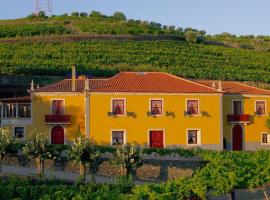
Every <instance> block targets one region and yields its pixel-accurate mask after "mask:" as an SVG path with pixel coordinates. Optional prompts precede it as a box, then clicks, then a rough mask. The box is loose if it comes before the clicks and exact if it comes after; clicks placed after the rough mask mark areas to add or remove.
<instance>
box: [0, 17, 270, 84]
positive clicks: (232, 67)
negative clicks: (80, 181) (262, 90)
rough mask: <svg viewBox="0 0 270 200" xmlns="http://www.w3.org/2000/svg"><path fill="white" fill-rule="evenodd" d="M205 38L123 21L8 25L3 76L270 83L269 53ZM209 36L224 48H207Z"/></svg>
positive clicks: (1, 52) (1, 32) (2, 30)
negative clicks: (123, 75) (156, 74)
mask: <svg viewBox="0 0 270 200" xmlns="http://www.w3.org/2000/svg"><path fill="white" fill-rule="evenodd" d="M122 17H123V16H122ZM204 35H205V32H204V31H199V30H196V29H190V28H188V29H181V28H175V27H173V26H162V25H160V24H158V23H155V22H146V21H145V22H142V21H140V20H126V19H124V18H121V16H120V18H119V17H118V18H117V17H116V16H114V17H107V16H103V15H102V16H90V17H86V16H85V17H76V16H74V15H73V16H58V17H52V18H48V19H46V18H25V19H18V20H5V21H4V20H2V21H0V37H2V38H1V39H0V73H1V74H9V75H13V74H14V75H66V74H67V73H68V72H69V68H70V65H71V64H76V65H77V66H78V67H77V68H78V70H79V71H80V72H89V71H90V72H91V73H92V74H93V75H94V76H97V75H98V76H108V75H113V74H115V73H117V72H118V71H121V70H134V71H153V70H154V71H167V72H169V73H173V74H176V75H179V76H183V77H188V78H199V79H224V80H246V81H256V82H257V81H258V82H270V53H269V52H268V51H256V49H255V50H253V49H252V48H246V49H244V48H242V47H240V48H228V47H224V46H223V45H222V44H220V43H222V41H223V40H222V39H220V38H219V39H218V40H214V36H211V37H210V36H204ZM97 36H99V37H97ZM105 36H106V37H105ZM107 36H109V37H107ZM129 36H130V37H129ZM149 36H150V38H149ZM161 36H170V37H172V38H170V37H168V38H167V39H166V38H165V39H164V38H163V39H160V37H161ZM203 37H205V38H206V39H207V40H208V41H210V42H211V41H212V42H213V41H214V42H215V41H218V42H219V45H209V44H208V45H206V44H205V43H207V41H205V39H204V40H203ZM215 37H217V36H215ZM253 39H254V38H253ZM265 39H266V40H267V37H266V38H265ZM235 40H236V42H237V41H238V40H240V38H236V39H235ZM246 40H247V39H246Z"/></svg>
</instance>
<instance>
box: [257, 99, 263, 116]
mask: <svg viewBox="0 0 270 200" xmlns="http://www.w3.org/2000/svg"><path fill="white" fill-rule="evenodd" d="M256 114H257V115H264V114H265V101H256Z"/></svg>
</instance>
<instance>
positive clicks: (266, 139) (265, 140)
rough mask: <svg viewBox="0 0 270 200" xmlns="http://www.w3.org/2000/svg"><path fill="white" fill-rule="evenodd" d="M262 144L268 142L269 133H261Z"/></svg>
mask: <svg viewBox="0 0 270 200" xmlns="http://www.w3.org/2000/svg"><path fill="white" fill-rule="evenodd" d="M262 144H270V134H269V133H262Z"/></svg>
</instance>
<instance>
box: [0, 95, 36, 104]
mask: <svg viewBox="0 0 270 200" xmlns="http://www.w3.org/2000/svg"><path fill="white" fill-rule="evenodd" d="M0 102H3V103H30V102H31V97H30V96H24V97H13V98H5V99H0Z"/></svg>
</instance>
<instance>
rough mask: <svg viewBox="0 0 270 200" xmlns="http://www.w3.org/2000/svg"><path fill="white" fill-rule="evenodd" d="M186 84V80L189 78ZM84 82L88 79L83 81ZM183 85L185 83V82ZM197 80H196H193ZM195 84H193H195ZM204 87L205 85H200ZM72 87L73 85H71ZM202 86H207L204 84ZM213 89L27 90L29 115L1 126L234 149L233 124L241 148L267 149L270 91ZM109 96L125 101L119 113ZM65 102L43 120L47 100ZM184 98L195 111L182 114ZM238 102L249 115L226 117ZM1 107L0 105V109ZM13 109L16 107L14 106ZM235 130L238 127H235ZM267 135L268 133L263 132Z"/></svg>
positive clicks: (107, 140)
mask: <svg viewBox="0 0 270 200" xmlns="http://www.w3.org/2000/svg"><path fill="white" fill-rule="evenodd" d="M188 83H189V82H188ZM87 84H89V83H88V82H87ZM185 84H186V83H185ZM196 84H197V83H196ZM196 84H195V85H194V84H193V86H194V87H196ZM204 87H205V86H204ZM73 89H74V88H73ZM206 89H209V87H208V88H206ZM216 91H217V92H213V93H207V92H205V93H151V92H95V91H86V90H84V89H83V90H81V91H70V92H35V91H33V92H31V118H30V119H17V118H16V119H14V118H8V119H6V118H3V113H2V114H1V115H2V123H1V126H2V127H3V128H8V129H9V130H10V132H11V133H12V134H13V135H14V128H15V127H24V132H25V134H24V138H22V140H23V139H25V138H27V135H28V134H30V133H31V132H32V131H33V130H35V129H36V130H37V131H40V132H46V133H48V139H49V140H50V141H52V140H51V135H52V128H54V127H59V126H60V127H62V128H63V130H64V143H66V144H69V143H72V142H73V140H74V139H75V138H76V137H77V136H78V134H83V135H85V136H86V137H90V138H93V139H94V140H95V141H96V142H98V143H99V144H106V145H108V144H109V145H110V144H112V140H113V139H112V132H113V131H123V133H124V142H126V143H139V144H141V145H146V146H149V145H150V140H151V139H150V137H151V136H150V132H151V131H161V132H162V133H163V139H162V140H163V145H162V146H163V147H183V148H193V147H200V148H204V149H216V150H222V149H228V150H230V149H234V148H233V146H234V142H235V141H233V129H234V128H235V127H236V126H238V128H239V125H240V126H241V130H240V131H241V134H242V144H241V145H242V147H241V149H243V150H257V149H263V148H265V149H269V148H270V141H268V143H267V144H265V143H263V142H262V133H269V130H268V128H267V126H266V120H267V119H268V118H269V113H270V95H254V94H253V95H251V94H250V95H248V94H228V93H223V92H220V91H219V90H216ZM114 99H118V100H124V105H125V106H124V114H123V115H121V116H119V115H115V114H112V109H113V108H112V107H113V106H112V104H113V103H112V102H113V100H114ZM53 100H63V101H64V113H63V115H64V117H65V116H70V117H71V118H70V120H68V122H67V123H62V122H63V121H60V122H57V121H52V122H47V121H46V120H45V116H46V115H52V101H53ZM151 100H162V114H161V115H153V114H151V112H150V111H151V104H150V102H151ZM187 100H198V115H190V114H187V112H186V111H187ZM235 100H240V101H241V102H242V113H241V114H243V115H248V120H247V121H243V120H237V121H232V120H228V115H232V114H233V113H234V111H233V109H234V108H233V101H235ZM256 101H265V114H264V115H258V114H257V113H256ZM2 112H3V109H2ZM17 112H18V111H17ZM188 130H196V131H197V136H196V137H197V141H196V144H188ZM238 131H239V130H238ZM268 137H269V140H270V135H269V136H268Z"/></svg>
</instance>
